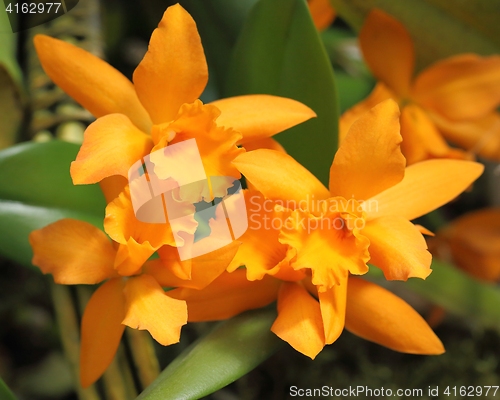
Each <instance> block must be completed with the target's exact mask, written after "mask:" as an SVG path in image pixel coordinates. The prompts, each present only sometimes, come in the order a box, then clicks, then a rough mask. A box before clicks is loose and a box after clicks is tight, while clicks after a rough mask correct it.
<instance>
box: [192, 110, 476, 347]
mask: <svg viewBox="0 0 500 400" xmlns="http://www.w3.org/2000/svg"><path fill="white" fill-rule="evenodd" d="M400 144H401V135H400V133H399V111H398V107H397V105H396V103H395V102H394V101H392V100H387V101H384V102H383V103H381V104H379V105H377V106H376V107H374V108H373V109H372V110H370V111H369V112H367V113H365V114H363V116H362V117H360V118H359V119H358V120H357V121H356V122H354V123H353V124H352V126H351V129H350V131H349V133H348V134H347V136H346V138H345V140H344V141H343V142H342V144H341V146H340V148H339V150H338V152H337V154H336V155H335V159H334V161H333V163H332V167H331V169H330V184H329V186H330V188H329V190H328V189H327V188H325V187H324V186H323V185H322V184H321V183H320V182H319V181H318V180H317V179H316V178H315V177H314V176H313V175H312V174H311V173H310V172H309V171H307V170H306V169H305V168H304V167H302V166H301V165H300V164H298V163H297V162H296V161H295V160H294V159H293V158H291V157H290V156H288V155H286V154H283V153H280V152H276V151H272V150H266V149H259V150H255V151H251V152H247V153H244V154H241V155H240V156H238V157H237V159H236V160H235V161H234V163H235V165H236V166H237V167H238V169H239V170H240V171H241V172H242V173H243V175H244V176H245V177H246V179H247V180H248V181H249V182H251V184H252V185H253V187H254V188H256V189H257V190H259V191H260V192H261V193H262V194H263V195H264V196H265V198H266V199H268V200H272V201H274V202H276V203H277V204H278V206H279V207H280V209H279V210H278V211H277V210H276V209H274V210H272V212H273V213H276V212H279V213H281V214H279V215H278V216H277V215H276V214H273V215H274V221H279V220H280V218H285V216H286V215H285V216H284V215H283V213H285V211H283V210H281V208H284V209H288V210H287V211H286V213H288V215H289V216H288V217H286V219H285V222H284V224H283V225H282V227H281V228H280V232H279V234H277V233H276V232H274V233H270V232H267V233H264V232H263V230H262V229H259V230H258V235H257V236H258V237H254V238H253V239H252V240H254V241H258V245H252V243H253V242H252V240H250V239H248V238H247V237H245V236H242V241H243V244H242V246H241V249H240V251H242V252H245V257H244V258H245V260H243V258H242V259H241V263H244V264H245V265H246V267H247V269H248V276H249V279H259V278H260V277H261V276H262V275H263V274H271V275H273V274H274V275H277V274H278V271H279V273H281V277H280V279H283V280H285V281H292V282H295V283H293V284H287V285H285V286H284V288H282V289H281V290H280V295H279V297H278V313H279V316H278V320H277V321H279V323H277V324H275V325H274V327H273V331H274V332H275V333H276V334H277V335H278V336H280V337H282V338H283V339H285V340H286V341H288V342H289V343H290V344H291V345H292V346H293V347H294V348H296V349H298V350H299V351H301V352H303V353H304V354H307V355H309V356H310V357H314V356H315V355H316V354H317V353H318V352H319V351H320V350H321V348H322V347H323V346H324V344H325V343H332V342H333V341H335V340H336V339H337V337H338V336H339V335H340V333H341V331H342V329H343V327H344V319H345V318H347V317H346V316H345V312H346V301H347V300H346V299H347V293H348V291H349V287H350V285H351V282H352V281H353V278H349V276H350V275H352V274H353V275H362V274H364V273H366V272H367V271H368V265H367V263H368V262H370V263H371V264H374V265H376V266H377V267H379V268H381V269H382V271H383V272H384V275H385V277H386V278H387V279H391V280H392V279H397V280H406V279H408V278H409V277H420V278H426V277H427V276H428V275H429V274H430V273H431V270H430V263H431V255H430V253H429V252H428V251H427V246H426V243H425V240H424V238H423V237H422V234H421V233H420V228H418V227H416V226H414V225H413V224H412V223H411V222H410V220H412V219H414V218H417V217H419V216H421V215H423V214H425V213H427V212H429V211H431V210H433V209H435V208H437V207H439V206H441V205H443V204H444V203H446V202H448V201H450V200H451V199H453V198H454V197H455V196H457V195H458V194H459V193H461V192H462V191H463V190H464V189H466V188H467V187H468V186H469V185H470V183H471V182H473V181H474V180H475V179H476V178H477V177H478V176H479V175H480V174H481V172H482V170H483V166H482V165H481V164H478V163H474V162H469V161H462V160H428V161H425V162H421V163H417V164H415V165H412V166H410V167H408V168H406V169H405V158H404V157H403V155H402V153H401V150H400ZM257 203H258V202H257ZM250 210H251V208H250ZM262 210H263V209H259V213H260V215H261V217H264V216H266V214H265V213H263V211H262ZM270 212H271V211H270ZM286 213H285V214H286ZM249 217H250V218H252V216H249ZM278 217H279V218H278ZM257 220H258V218H257ZM249 227H251V224H249ZM249 231H250V229H249ZM249 231H247V233H245V235H247V234H248V235H252V233H253V232H250V233H249ZM253 234H256V233H253ZM270 235H271V236H270ZM272 235H274V236H275V237H276V236H277V237H278V240H277V241H276V240H274V244H273V245H272V244H271V243H273V241H272ZM260 238H265V239H264V243H268V244H267V245H264V243H263V242H260V241H259V240H260ZM276 243H279V245H277V244H276ZM245 248H246V250H245ZM264 251H268V252H271V253H269V254H273V255H274V258H269V257H268V255H263V252H264ZM252 254H253V255H252ZM238 257H239V256H238V253H237V255H236V259H238ZM252 260H255V262H253V261H252ZM263 262H265V264H263ZM255 265H257V267H256V268H255V267H254V266H255ZM231 266H232V267H233V269H234V264H232V265H231ZM231 266H230V268H231ZM292 272H293V273H294V275H293V274H292ZM304 277H305V278H304ZM308 280H310V283H308ZM298 281H301V284H298V283H297V282H298ZM348 281H349V284H348ZM354 281H355V282H358V281H356V280H354ZM353 287H354V289H353V291H352V293H355V292H357V291H358V289H359V290H360V291H365V290H367V291H369V292H370V293H377V292H378V291H379V290H378V289H371V286H370V284H368V283H364V282H363V283H354V284H353ZM380 290H381V289H380ZM290 293H292V294H290ZM299 293H300V294H299ZM308 293H309V294H308ZM310 293H312V294H313V296H317V297H318V299H319V308H318V307H317V302H316V301H315V300H314V299H313V298H311V299H310V301H308V303H309V306H306V304H307V303H304V302H302V300H304V298H306V295H307V296H310ZM381 293H382V292H381ZM353 296H354V295H353ZM356 296H357V295H356ZM356 296H355V297H356ZM380 296H385V295H384V294H381V295H380ZM388 296H389V295H388ZM299 297H300V298H301V300H300V301H298V300H297V301H296V299H297V298H299ZM384 298H386V299H389V298H391V299H392V297H391V296H389V297H387V296H385V297H384ZM186 299H187V298H186ZM304 301H305V300H304ZM353 301H354V300H353ZM390 301H392V300H387V306H389V303H390ZM394 301H395V300H394ZM188 303H189V302H188ZM298 303H300V304H303V306H301V307H298V306H297V304H298ZM297 307H298V308H297ZM306 307H307V308H308V309H310V310H312V309H313V308H314V309H315V310H316V311H315V312H314V314H311V317H310V319H307V318H306V317H305V316H306V315H308V313H307V312H306V311H305V308H306ZM401 307H403V306H401ZM404 307H406V306H404ZM311 312H312V311H311ZM357 312H360V311H357ZM379 313H385V314H386V313H387V311H379ZM313 315H315V317H313ZM365 315H366V316H368V314H365ZM280 316H281V317H280ZM408 318H410V317H408ZM351 321H352V320H351ZM415 323H416V322H415ZM349 324H351V322H350V323H349ZM365 324H366V323H365ZM419 324H420V323H419ZM420 325H421V324H420ZM420 325H419V326H420ZM346 326H348V325H347V322H346ZM359 329H361V328H359ZM422 329H423V328H422ZM303 330H308V332H309V335H305V334H304V332H302V331H303ZM353 331H354V332H356V331H357V328H353ZM379 331H380V330H379ZM379 331H377V332H379ZM359 332H360V335H361V336H363V337H368V335H369V334H368V333H367V331H366V329H365V330H363V332H362V333H361V331H359ZM320 333H321V334H320ZM304 335H305V336H304ZM318 335H319V336H318ZM377 335H379V333H377ZM377 335H375V336H377ZM306 337H309V338H311V337H316V340H315V341H312V340H309V339H306ZM377 337H378V336H377ZM405 337H408V336H407V335H406V336H405ZM374 340H375V339H374ZM389 342H390V341H389ZM389 342H387V341H386V342H385V343H389ZM431 342H432V343H434V344H435V341H434V340H431ZM313 343H314V344H313ZM385 343H384V344H385ZM320 344H321V345H320ZM433 346H434V345H433ZM388 347H391V346H390V345H389V346H388ZM431 347H432V346H431ZM393 348H398V349H401V348H403V347H401V345H398V346H396V345H395V344H394V347H393ZM432 348H433V349H434V350H430V349H429V351H430V352H433V351H436V349H437V348H436V347H432ZM412 351H413V350H412Z"/></svg>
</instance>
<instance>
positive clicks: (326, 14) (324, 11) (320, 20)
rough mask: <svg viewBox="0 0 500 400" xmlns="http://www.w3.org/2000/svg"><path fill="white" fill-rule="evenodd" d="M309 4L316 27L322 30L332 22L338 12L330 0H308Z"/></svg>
mask: <svg viewBox="0 0 500 400" xmlns="http://www.w3.org/2000/svg"><path fill="white" fill-rule="evenodd" d="M307 5H308V6H309V11H310V12H311V16H312V19H313V21H314V25H315V26H316V29H318V30H319V31H322V30H324V29H326V28H328V27H329V26H330V25H331V24H332V22H333V20H334V19H335V15H336V13H335V10H334V9H333V7H332V5H331V4H330V0H307Z"/></svg>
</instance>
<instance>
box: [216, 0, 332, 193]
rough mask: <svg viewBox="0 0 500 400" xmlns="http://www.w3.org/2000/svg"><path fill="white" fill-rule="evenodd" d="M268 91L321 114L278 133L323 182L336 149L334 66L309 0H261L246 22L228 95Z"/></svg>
mask: <svg viewBox="0 0 500 400" xmlns="http://www.w3.org/2000/svg"><path fill="white" fill-rule="evenodd" d="M252 93H253V94H258V93H261V94H262V93H266V94H273V95H278V96H283V97H289V98H292V99H295V100H298V101H301V102H302V103H304V104H306V105H308V106H309V107H311V108H312V109H313V110H314V111H315V112H316V114H317V115H318V117H317V118H314V119H312V120H310V121H307V122H305V123H303V124H301V125H299V126H297V127H294V128H292V129H290V130H287V131H285V132H282V133H280V134H279V135H277V136H276V138H277V139H278V140H279V141H280V142H281V143H282V144H283V145H284V146H285V148H286V150H287V151H288V152H289V153H290V154H291V155H292V156H293V157H295V158H296V159H297V160H298V161H299V162H300V163H302V164H303V165H304V166H305V167H306V168H308V169H309V170H310V171H311V172H312V173H314V174H315V175H316V176H317V177H318V178H319V179H320V180H321V181H322V182H323V183H325V184H327V183H328V173H329V169H330V165H331V163H332V160H333V155H334V153H335V151H336V149H337V135H338V104H337V95H336V90H335V83H334V76H333V71H332V67H331V65H330V61H329V59H328V56H327V55H326V52H325V49H324V47H323V45H322V43H321V40H320V38H319V36H318V33H317V31H316V28H315V27H314V24H313V22H312V19H311V16H310V14H309V11H308V8H307V4H306V2H305V0H260V1H259V2H258V3H257V4H256V5H255V7H254V8H253V9H252V11H251V12H250V14H249V16H248V19H247V21H246V23H245V25H244V26H243V30H242V32H241V35H240V38H239V40H238V43H237V44H236V47H235V50H234V53H233V58H232V60H231V63H230V66H229V73H228V80H227V86H226V97H227V96H235V95H241V94H252Z"/></svg>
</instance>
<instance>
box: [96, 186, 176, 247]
mask: <svg viewBox="0 0 500 400" xmlns="http://www.w3.org/2000/svg"><path fill="white" fill-rule="evenodd" d="M162 211H163V210H162ZM104 230H105V231H106V233H107V234H108V235H109V236H110V237H111V238H112V239H113V240H114V241H115V242H118V243H121V244H127V243H128V241H129V239H130V238H133V239H134V240H135V241H136V242H137V243H138V244H143V243H146V242H148V243H149V244H150V245H151V248H152V249H155V250H156V249H159V248H160V247H161V246H163V245H165V244H168V245H171V246H174V245H175V240H174V237H173V234H172V229H171V227H170V224H169V223H168V222H166V223H163V224H160V223H157V224H153V223H148V222H142V221H139V220H138V219H137V217H136V216H135V213H134V208H133V206H132V201H131V199H130V190H129V187H128V186H127V187H126V188H125V190H124V191H123V192H122V193H120V195H119V196H118V197H117V198H116V199H115V200H113V201H112V202H111V203H109V204H108V206H107V207H106V217H105V218H104Z"/></svg>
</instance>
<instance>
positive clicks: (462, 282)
mask: <svg viewBox="0 0 500 400" xmlns="http://www.w3.org/2000/svg"><path fill="white" fill-rule="evenodd" d="M367 276H368V277H371V278H373V279H374V281H376V282H377V281H385V278H384V277H383V274H382V272H381V271H380V270H379V269H378V268H375V267H373V268H370V271H369V273H368V274H367ZM391 285H393V286H394V287H395V288H397V289H398V291H399V290H401V291H403V290H411V291H413V292H415V293H418V294H419V295H421V296H422V297H424V298H426V299H427V300H429V301H431V302H433V303H434V304H436V305H438V306H441V307H443V308H444V309H445V310H447V311H449V312H451V313H453V314H456V315H459V316H461V317H464V318H467V319H468V320H473V321H476V322H478V323H480V324H481V325H483V326H487V327H492V328H496V329H500V307H498V305H499V304H500V288H499V287H498V286H496V285H494V284H488V283H483V282H480V281H478V280H476V279H475V278H473V277H471V276H469V275H467V274H465V273H464V272H462V271H461V270H459V269H458V268H456V267H454V266H453V265H451V264H449V263H446V262H444V261H440V260H437V259H434V260H433V261H432V273H431V274H430V275H429V276H428V277H427V278H426V279H425V280H422V279H417V278H412V279H408V281H406V282H394V281H393V282H391Z"/></svg>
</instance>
